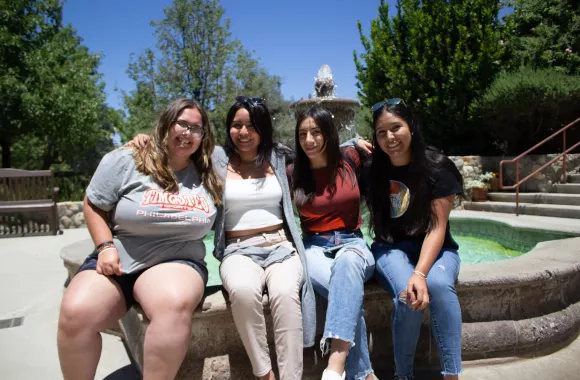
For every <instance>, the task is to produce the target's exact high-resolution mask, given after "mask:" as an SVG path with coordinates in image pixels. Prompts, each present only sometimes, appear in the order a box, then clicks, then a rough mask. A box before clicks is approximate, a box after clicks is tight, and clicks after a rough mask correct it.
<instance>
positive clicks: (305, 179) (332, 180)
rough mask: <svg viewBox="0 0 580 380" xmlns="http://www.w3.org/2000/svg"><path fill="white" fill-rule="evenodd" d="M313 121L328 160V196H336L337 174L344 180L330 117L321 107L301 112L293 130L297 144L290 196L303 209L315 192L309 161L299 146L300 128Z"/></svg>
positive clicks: (335, 131)
mask: <svg viewBox="0 0 580 380" xmlns="http://www.w3.org/2000/svg"><path fill="white" fill-rule="evenodd" d="M309 118H312V120H314V123H315V124H316V126H317V127H318V128H320V131H321V132H322V136H323V138H324V149H325V152H324V154H326V159H327V169H328V175H329V178H328V181H329V182H328V184H329V185H328V186H329V193H330V197H331V198H332V197H333V196H334V194H335V193H336V177H337V174H338V175H339V176H340V177H341V179H342V180H343V181H344V174H343V172H344V170H343V169H344V163H343V161H342V154H341V152H340V147H339V138H338V131H337V130H336V128H335V126H334V122H333V120H332V114H331V113H330V112H329V111H327V110H326V109H324V108H320V107H311V108H309V109H307V110H305V111H303V112H301V113H300V114H299V115H298V117H297V118H296V128H295V130H294V140H295V142H296V159H295V161H294V171H293V173H292V195H293V197H294V202H295V203H296V205H298V206H302V205H303V204H305V203H307V202H308V201H309V200H310V199H312V197H313V195H314V192H315V185H314V175H313V173H312V168H310V159H309V158H308V156H307V155H306V153H304V150H303V149H302V146H300V125H301V124H302V123H303V122H304V121H305V120H306V119H309Z"/></svg>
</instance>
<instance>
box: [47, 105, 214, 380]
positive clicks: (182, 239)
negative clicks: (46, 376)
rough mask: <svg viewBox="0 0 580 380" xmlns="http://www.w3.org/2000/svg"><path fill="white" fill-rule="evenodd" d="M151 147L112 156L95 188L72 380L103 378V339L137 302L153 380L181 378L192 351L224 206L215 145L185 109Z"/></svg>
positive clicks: (62, 353)
mask: <svg viewBox="0 0 580 380" xmlns="http://www.w3.org/2000/svg"><path fill="white" fill-rule="evenodd" d="M148 140H149V142H148V144H146V146H145V147H144V148H143V149H141V150H139V151H134V150H133V149H128V148H120V149H117V150H114V151H113V152H110V153H108V154H106V155H105V156H104V157H103V159H102V160H101V162H100V164H99V166H98V168H97V170H96V172H95V174H94V175H93V178H92V179H91V182H90V184H89V186H88V188H87V191H86V197H85V204H84V212H85V218H86V221H87V226H88V228H89V232H90V234H91V237H92V239H93V241H94V244H95V247H96V248H95V250H94V251H93V253H92V254H90V255H89V256H88V258H87V259H86V260H85V262H84V263H83V264H82V265H81V267H80V269H79V271H78V273H77V274H76V276H75V277H74V278H73V279H72V281H71V283H70V285H69V286H68V289H67V290H66V292H65V294H64V297H63V300H62V304H61V309H60V317H59V323H58V353H59V358H60V364H61V368H62V372H63V376H64V378H65V379H74V380H83V379H87V380H88V379H93V378H94V377H95V372H96V369H97V364H98V362H99V358H100V355H101V336H100V332H102V331H105V330H106V329H108V328H110V327H113V326H115V325H116V323H117V321H118V320H119V319H120V318H121V317H122V316H123V315H124V314H125V313H126V311H127V310H128V308H130V307H131V305H133V304H134V303H135V302H139V304H140V305H141V307H142V308H143V311H144V312H145V314H146V315H147V318H148V319H149V320H150V324H149V327H148V328H147V332H146V334H145V343H144V352H143V358H144V360H143V365H144V367H143V376H144V378H146V379H172V378H174V377H175V376H176V375H177V372H178V370H179V367H180V365H181V362H182V361H183V358H184V356H185V353H186V351H187V347H188V346H189V341H190V336H191V317H192V314H193V312H194V310H195V308H196V307H197V305H198V304H199V302H200V300H201V298H202V296H203V293H204V288H205V285H206V283H207V277H208V272H207V269H206V266H205V261H204V258H205V245H204V243H203V238H204V237H205V236H206V234H207V233H208V232H209V230H210V228H211V226H212V225H213V223H214V220H215V218H216V214H217V209H216V206H219V205H221V202H222V192H223V185H222V182H221V181H220V179H219V178H218V176H217V174H216V173H215V172H214V169H213V167H212V158H211V153H212V152H213V150H214V144H215V139H214V136H213V135H212V133H211V129H210V125H209V120H208V118H207V115H206V113H205V111H204V110H203V109H202V108H201V105H200V104H199V103H198V102H196V101H193V100H189V99H178V100H176V101H174V102H172V103H171V104H169V105H168V106H167V108H166V109H165V110H164V111H163V112H162V114H161V117H160V119H159V121H158V123H157V125H156V127H155V128H154V129H153V131H152V132H151V135H150V137H149V139H148ZM109 223H110V225H111V226H112V229H111V228H110V227H109Z"/></svg>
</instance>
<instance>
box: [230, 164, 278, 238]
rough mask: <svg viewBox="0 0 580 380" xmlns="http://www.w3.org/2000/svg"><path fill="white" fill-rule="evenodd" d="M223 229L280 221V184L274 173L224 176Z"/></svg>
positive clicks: (269, 224)
mask: <svg viewBox="0 0 580 380" xmlns="http://www.w3.org/2000/svg"><path fill="white" fill-rule="evenodd" d="M225 201H226V202H225V203H226V210H225V217H226V220H225V229H226V231H242V230H254V229H258V228H264V227H269V226H275V225H278V224H281V223H282V222H283V221H284V220H283V219H282V212H283V211H282V188H281V187H280V184H279V183H278V179H277V178H276V176H269V177H265V178H254V179H241V180H236V179H226V189H225Z"/></svg>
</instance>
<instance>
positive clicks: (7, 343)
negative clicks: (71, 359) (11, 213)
mask: <svg viewBox="0 0 580 380" xmlns="http://www.w3.org/2000/svg"><path fill="white" fill-rule="evenodd" d="M88 237H89V233H88V230H87V229H79V230H65V231H64V234H63V235H60V236H38V237H23V238H3V239H0V321H2V320H7V319H11V318H23V320H22V325H20V326H17V327H10V328H2V329H0V379H2V380H33V379H34V380H37V379H43V380H52V379H55V380H56V379H62V375H61V372H60V366H59V362H58V354H57V349H56V330H57V322H58V310H59V307H60V300H61V298H62V292H63V285H64V281H65V279H66V276H67V273H66V269H65V268H64V266H63V265H62V261H61V260H60V257H59V252H60V249H61V248H62V247H63V246H65V245H67V244H70V243H72V242H74V241H77V240H80V239H86V238H88ZM1 325H2V322H0V327H2V326H1ZM129 364H130V362H129V358H128V357H127V354H126V353H125V350H124V348H123V344H122V343H121V341H120V339H119V338H117V337H114V336H111V335H106V334H105V335H103V354H102V356H101V362H100V364H99V368H98V370H97V377H96V378H97V379H105V378H107V379H108V380H113V379H118V380H120V379H123V378H124V379H130V377H126V376H123V374H124V373H125V371H127V370H128V368H126V369H124V370H120V369H123V368H124V367H126V366H127V365H129ZM119 370H120V371H119ZM110 375H112V376H110ZM119 376H122V377H119Z"/></svg>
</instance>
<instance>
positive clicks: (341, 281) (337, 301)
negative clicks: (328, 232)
mask: <svg viewBox="0 0 580 380" xmlns="http://www.w3.org/2000/svg"><path fill="white" fill-rule="evenodd" d="M303 240H304V246H305V248H306V262H307V266H308V272H309V274H310V279H311V280H312V286H313V287H314V290H315V291H316V292H317V293H318V294H320V295H321V296H323V297H324V298H326V299H328V308H327V311H326V323H325V325H324V334H323V337H322V340H321V342H320V346H321V350H322V352H323V353H327V352H328V351H329V349H330V340H329V339H340V340H343V341H345V342H348V343H349V344H350V350H349V352H348V356H347V359H346V363H345V371H346V379H356V380H359V379H364V378H365V377H366V376H367V375H368V374H370V373H372V372H373V370H372V367H371V362H370V358H369V348H368V342H367V330H366V324H365V319H364V310H363V296H364V283H365V282H366V281H368V280H369V279H370V278H371V277H372V275H373V273H374V269H375V260H374V258H373V254H372V253H371V251H370V250H369V248H368V246H367V244H366V242H365V241H364V239H363V238H362V234H360V231H357V232H356V233H341V232H339V231H335V232H334V234H333V235H332V236H331V237H330V238H323V237H318V236H317V235H309V236H306V237H304V239H303ZM333 248H334V249H333Z"/></svg>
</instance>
